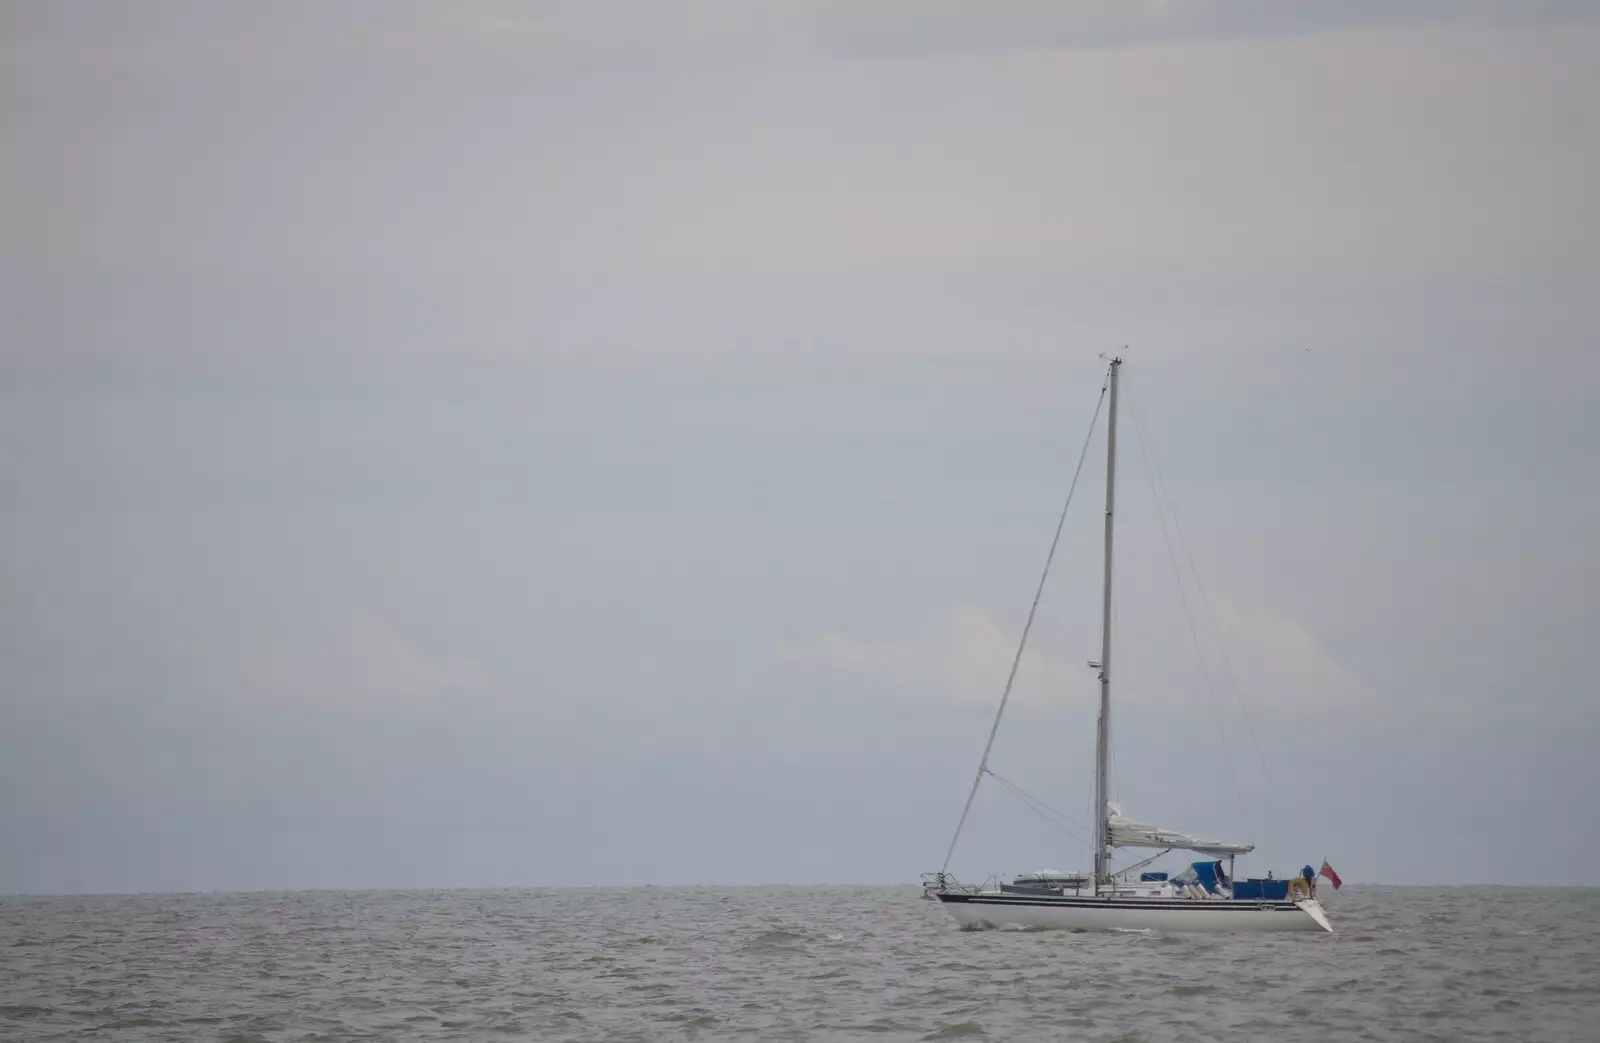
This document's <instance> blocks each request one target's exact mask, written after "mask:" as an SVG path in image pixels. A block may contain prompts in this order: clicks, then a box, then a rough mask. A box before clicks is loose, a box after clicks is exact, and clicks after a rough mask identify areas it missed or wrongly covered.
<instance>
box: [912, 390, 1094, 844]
mask: <svg viewBox="0 0 1600 1043" xmlns="http://www.w3.org/2000/svg"><path fill="white" fill-rule="evenodd" d="M1110 385H1111V377H1110V374H1109V373H1108V374H1107V375H1106V380H1105V382H1104V383H1102V384H1101V385H1100V397H1099V398H1098V399H1097V400H1096V401H1095V404H1094V415H1093V416H1092V417H1090V418H1089V431H1088V433H1087V434H1085V435H1084V436H1083V448H1082V449H1081V450H1079V451H1078V466H1077V467H1076V469H1074V470H1073V472H1072V484H1071V485H1070V486H1068V487H1067V501H1066V503H1064V504H1062V505H1061V517H1060V518H1059V519H1057V521H1056V531H1055V535H1054V536H1052V537H1051V538H1050V552H1049V553H1048V554H1046V555H1045V559H1044V572H1043V573H1042V574H1041V575H1040V576H1039V586H1038V589H1037V590H1035V591H1034V594H1033V604H1032V605H1031V606H1029V608H1028V619H1027V622H1026V623H1024V624H1023V626H1022V638H1021V640H1019V641H1018V642H1017V654H1016V656H1015V657H1013V658H1012V660H1011V672H1010V673H1009V674H1007V675H1006V686H1005V689H1004V690H1003V691H1002V692H1001V693H1000V706H999V707H998V708H997V709H996V710H995V713H994V724H993V725H991V726H990V727H989V741H988V742H986V743H984V745H983V756H982V757H981V758H980V759H979V761H978V771H977V774H976V775H974V776H973V778H972V788H971V789H970V790H968V791H967V802H966V804H965V805H964V806H963V807H962V808H961V818H960V819H959V820H958V821H957V822H956V831H955V835H954V836H952V837H951V838H950V847H949V848H948V849H946V851H945V853H944V865H943V866H941V867H940V869H939V871H940V872H941V873H943V872H946V871H947V870H949V868H950V859H951V858H952V857H953V856H954V855H955V853H956V842H957V841H958V840H960V839H961V830H962V827H964V826H965V825H966V824H967V814H968V813H969V812H970V811H972V799H973V798H974V797H976V796H977V795H978V786H979V785H980V784H981V783H982V782H983V776H984V774H985V773H986V772H988V768H989V753H990V751H991V750H993V749H994V737H995V735H996V734H998V733H999V731H1000V718H1001V716H1003V715H1004V714H1005V712H1006V703H1007V702H1008V701H1009V700H1010V699H1011V686H1012V684H1014V683H1015V682H1016V679H1017V667H1018V666H1020V665H1021V663H1022V650H1023V648H1025V647H1026V646H1027V644H1028V631H1030V630H1031V629H1033V618H1034V616H1035V615H1036V614H1037V613H1038V611H1039V599H1040V598H1042V597H1043V596H1044V585H1045V580H1047V579H1048V578H1049V577H1050V565H1051V563H1052V562H1054V561H1055V557H1056V548H1057V547H1058V546H1059V545H1060V544H1061V530H1062V529H1063V528H1064V527H1065V526H1066V524H1067V510H1068V509H1069V508H1070V507H1071V506H1072V497H1073V494H1075V493H1076V492H1077V491H1078V477H1079V476H1080V475H1082V474H1083V462H1084V460H1085V459H1087V458H1088V456H1089V443H1090V441H1091V440H1093V438H1094V428H1095V425H1096V424H1097V423H1098V422H1099V420H1100V409H1101V407H1102V406H1104V405H1105V401H1106V389H1107V388H1108V387H1109V386H1110ZM998 777H999V776H996V778H998Z"/></svg>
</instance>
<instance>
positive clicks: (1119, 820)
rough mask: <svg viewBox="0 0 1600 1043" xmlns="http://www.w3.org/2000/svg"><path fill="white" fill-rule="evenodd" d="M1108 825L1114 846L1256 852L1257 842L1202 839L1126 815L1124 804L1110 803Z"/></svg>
mask: <svg viewBox="0 0 1600 1043" xmlns="http://www.w3.org/2000/svg"><path fill="white" fill-rule="evenodd" d="M1106 811H1107V813H1108V818H1107V820H1106V824H1107V825H1108V826H1109V827H1110V830H1111V846H1112V847H1164V848H1178V849H1180V850H1183V851H1198V852H1200V853H1201V854H1202V855H1242V854H1244V853H1246V852H1248V851H1254V850H1255V847H1256V846H1255V845H1254V844H1226V843H1223V842H1222V841H1220V840H1201V839H1199V838H1198V837H1191V836H1190V835H1189V834H1187V833H1178V832H1175V831H1173V830H1170V829H1162V828H1161V827H1160V826H1152V825H1150V824H1149V823H1147V822H1135V821H1133V820H1132V819H1130V818H1124V817H1123V815H1122V807H1121V806H1120V805H1117V804H1112V803H1110V802H1107V804H1106Z"/></svg>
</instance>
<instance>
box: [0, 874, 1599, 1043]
mask: <svg viewBox="0 0 1600 1043" xmlns="http://www.w3.org/2000/svg"><path fill="white" fill-rule="evenodd" d="M1330 905H1331V906H1332V909H1331V912H1332V915H1333V916H1334V918H1335V920H1336V924H1337V926H1338V927H1339V933H1338V934H1337V935H1333V936H1328V935H1299V934H1295V935H1280V936H1270V935H1268V936H1262V935H1256V936H1237V937H1229V936H1226V935H1210V936H1182V935H1171V936H1160V935H1153V934H1146V933H1126V934H1068V933H1062V932H1053V931H1042V932H1018V931H993V932H962V931H958V930H956V929H955V928H954V926H953V924H952V923H951V922H950V921H949V920H948V919H947V918H946V917H945V915H944V913H943V912H942V911H941V910H940V909H939V907H938V906H937V905H936V904H935V903H932V902H925V901H922V900H921V899H920V897H919V892H918V891H917V890H915V889H912V888H857V889H825V888H752V889H682V890H676V889H654V888H647V889H641V890H570V891H448V892H437V893H424V892H404V893H401V892H351V893H338V892H308V893H294V894H247V895H183V896H143V897H102V898H31V899H21V898H18V899H6V900H0V1038H5V1039H17V1040H29V1041H33V1040H41V1041H42V1040H58V1039H59V1040H69V1039H70V1040H119V1041H121V1040H233V1041H246V1040H252V1041H253V1040H272V1041H278V1040H344V1039H351V1040H361V1039H367V1040H514V1039H529V1040H567V1039H570V1040H605V1041H614V1040H662V1039H666V1040H671V1039H696V1040H714V1039H727V1038H739V1039H771V1040H792V1041H825V1040H844V1039H874V1040H902V1039H904V1040H921V1039H957V1038H965V1039H984V1038H989V1039H1007V1040H1043V1039H1073V1040H1101V1039H1104V1040H1124V1041H1135V1040H1186V1039H1193V1040H1206V1041H1211V1040H1215V1039H1218V1038H1233V1039H1240V1040H1252V1039H1273V1040H1317V1041H1329V1040H1358V1039H1359V1040H1418V1039H1440V1040H1491V1039H1492V1040H1518V1041H1524V1040H1561V1041H1568V1040H1583V1039H1600V890H1512V889H1499V888H1483V889H1466V890H1424V889H1380V888H1360V889H1356V888H1346V889H1345V891H1344V892H1343V893H1341V894H1339V895H1337V896H1336V897H1335V898H1334V899H1333V900H1332V901H1331V902H1330Z"/></svg>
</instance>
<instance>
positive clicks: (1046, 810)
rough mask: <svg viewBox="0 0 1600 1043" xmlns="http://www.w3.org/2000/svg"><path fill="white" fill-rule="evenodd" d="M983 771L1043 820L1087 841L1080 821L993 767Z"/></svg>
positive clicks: (1080, 841)
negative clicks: (1047, 802) (1068, 815)
mask: <svg viewBox="0 0 1600 1043" xmlns="http://www.w3.org/2000/svg"><path fill="white" fill-rule="evenodd" d="M984 771H985V773H986V774H987V775H988V776H989V777H990V778H992V779H994V780H995V781H996V782H998V783H999V784H1000V785H1002V786H1004V787H1005V788H1006V789H1008V790H1010V791H1011V792H1012V794H1014V795H1015V796H1016V797H1017V798H1018V799H1019V800H1021V801H1022V803H1023V804H1024V806H1026V807H1027V808H1028V809H1029V810H1030V811H1033V812H1034V813H1035V814H1037V815H1039V816H1040V817H1041V818H1043V819H1044V820H1045V821H1047V822H1049V823H1050V824H1051V825H1052V826H1054V827H1055V828H1057V829H1059V830H1060V831H1061V832H1063V833H1065V834H1067V835H1068V836H1069V837H1071V838H1072V839H1074V840H1076V841H1078V842H1079V843H1087V841H1086V840H1085V839H1084V836H1083V834H1082V829H1083V826H1082V825H1081V824H1080V823H1078V822H1077V821H1075V820H1073V819H1071V818H1068V817H1067V815H1066V814H1065V813H1064V812H1060V811H1057V810H1056V809H1055V808H1053V807H1051V806H1050V805H1048V804H1046V803H1045V802H1044V801H1042V800H1040V799H1039V798H1038V797H1035V796H1034V795H1033V794H1031V793H1029V792H1028V791H1027V790H1025V789H1023V788H1022V787H1021V786H1018V785H1017V784H1016V783H1015V782H1012V781H1011V780H1010V779H1008V778H1006V777H1005V776H1003V775H1001V774H1000V773H999V772H997V771H995V770H994V769H993V768H985V769H984ZM1050 816H1054V818H1051V817H1050Z"/></svg>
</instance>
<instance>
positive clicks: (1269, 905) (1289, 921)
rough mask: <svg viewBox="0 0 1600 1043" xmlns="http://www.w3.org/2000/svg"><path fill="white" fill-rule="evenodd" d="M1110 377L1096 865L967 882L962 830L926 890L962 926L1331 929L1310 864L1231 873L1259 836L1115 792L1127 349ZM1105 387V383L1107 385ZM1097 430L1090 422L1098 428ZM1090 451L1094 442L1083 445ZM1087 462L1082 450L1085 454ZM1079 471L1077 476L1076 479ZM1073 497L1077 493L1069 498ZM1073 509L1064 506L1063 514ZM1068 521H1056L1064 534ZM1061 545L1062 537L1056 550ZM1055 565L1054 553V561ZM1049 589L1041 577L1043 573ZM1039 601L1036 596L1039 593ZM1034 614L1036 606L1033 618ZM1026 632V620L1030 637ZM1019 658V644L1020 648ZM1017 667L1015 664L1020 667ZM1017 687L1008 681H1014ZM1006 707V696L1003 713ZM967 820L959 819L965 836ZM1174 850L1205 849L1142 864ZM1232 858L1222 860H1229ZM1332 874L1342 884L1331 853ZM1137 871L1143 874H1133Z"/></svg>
mask: <svg viewBox="0 0 1600 1043" xmlns="http://www.w3.org/2000/svg"><path fill="white" fill-rule="evenodd" d="M1107 361H1108V363H1109V369H1108V372H1107V375H1106V387H1105V389H1108V390H1109V411H1108V413H1109V415H1108V418H1107V425H1108V434H1107V438H1106V498H1105V565H1104V579H1103V590H1102V597H1101V620H1100V658H1099V660H1098V661H1094V662H1090V663H1089V666H1090V667H1091V668H1093V669H1095V670H1096V671H1097V675H1098V678H1099V682H1100V716H1099V720H1098V723H1097V727H1096V729H1095V780H1094V805H1093V806H1094V808H1095V809H1097V811H1098V815H1097V821H1096V823H1095V829H1094V867H1093V872H1092V873H1091V874H1088V875H1083V874H1078V873H1061V872H1056V871H1051V870H1045V871H1041V872H1037V873H1025V874H1022V875H1020V876H1017V877H1016V878H1015V879H1014V880H1013V882H1012V883H1010V884H1004V883H996V884H995V885H994V886H992V887H990V886H977V887H973V886H968V885H964V884H961V883H960V882H958V881H957V880H955V878H954V877H953V876H951V874H950V873H949V872H948V870H949V865H950V855H951V854H952V853H953V852H954V850H955V843H956V841H955V839H952V841H951V844H950V852H949V853H947V854H946V856H945V865H944V868H943V869H941V870H940V871H939V872H937V873H927V874H924V875H923V888H924V897H927V898H931V899H934V900H937V901H938V902H940V903H941V905H942V906H943V908H944V909H945V910H946V911H947V912H948V913H949V914H950V915H951V917H953V918H954V919H955V921H956V922H957V923H958V924H960V925H961V926H962V927H963V928H985V927H1002V926H1018V927H1032V928H1066V929H1070V930H1157V931H1163V932H1168V931H1180V932H1185V931H1272V932H1279V931H1326V932H1331V931H1332V930H1333V925H1332V924H1331V923H1330V922H1329V920H1328V917H1327V914H1326V912H1325V911H1324V909H1323V907H1322V904H1321V902H1320V901H1318V899H1317V898H1316V897H1315V887H1316V876H1315V875H1314V874H1312V872H1311V871H1310V867H1309V866H1308V867H1307V868H1306V870H1305V871H1304V874H1303V875H1301V876H1295V877H1291V878H1288V879H1277V880H1274V879H1272V878H1271V876H1270V874H1269V876H1268V878H1266V879H1251V880H1242V881H1241V880H1238V879H1237V878H1236V877H1235V876H1234V873H1233V867H1234V865H1235V860H1236V859H1237V858H1238V856H1240V855H1246V854H1249V853H1250V852H1251V851H1253V850H1255V845H1253V844H1240V843H1228V842H1224V841H1219V840H1207V839H1202V838H1200V837H1195V836H1191V835H1190V834H1187V833H1182V832H1178V831H1176V830H1168V829H1162V828H1160V827H1158V826H1153V825H1150V824H1148V823H1144V822H1138V821H1135V820H1133V819H1130V818H1127V817H1126V816H1124V815H1123V813H1122V808H1121V807H1120V806H1119V805H1118V804H1116V803H1115V802H1113V801H1112V800H1111V799H1110V791H1109V789H1108V787H1107V765H1108V759H1109V754H1110V750H1109V744H1110V735H1111V706H1112V702H1111V622H1112V617H1111V595H1112V567H1111V566H1112V546H1113V538H1114V535H1115V518H1116V516H1115V511H1114V508H1115V505H1116V480H1117V393H1118V376H1119V374H1120V372H1121V369H1122V359H1121V358H1109V359H1108V360H1107ZM1105 389H1103V390H1105ZM1091 430H1092V428H1091ZM1084 449H1085V452H1087V449H1088V443H1087V442H1086V443H1085V446H1084ZM1079 468H1080V472H1081V468H1082V460H1081V459H1080V461H1079ZM1075 484H1076V479H1074V485H1075ZM1070 501H1071V498H1070V495H1069V498H1068V502H1069V504H1070ZM1064 517H1065V512H1063V518H1064ZM1059 536H1060V527H1059V526H1058V527H1057V538H1058V539H1059ZM1054 553H1055V550H1054V545H1052V548H1051V555H1052V556H1053V555H1054ZM1046 575H1048V563H1047V565H1046ZM1040 589H1041V591H1042V589H1043V581H1042V580H1041V587H1040ZM1034 606H1035V608H1037V606H1038V597H1037V596H1036V597H1035V600H1034ZM1031 625H1032V616H1031V614H1030V616H1029V626H1031ZM1026 639H1027V628H1026V627H1025V628H1024V631H1023V640H1024V641H1026ZM1018 658H1019V660H1020V650H1019V653H1018ZM1014 676H1015V667H1013V677H1014ZM1007 692H1008V693H1009V682H1008V687H1007ZM1003 712H1004V699H1002V702H1001V708H1000V713H1003ZM999 725H1000V717H999V713H997V714H996V717H995V722H994V726H993V728H991V730H990V733H989V746H988V747H986V748H985V750H984V755H983V760H982V761H981V762H980V764H979V768H978V774H977V777H976V778H975V779H974V780H973V784H972V790H971V791H970V792H969V794H968V797H967V804H966V808H965V809H963V811H962V814H961V823H965V821H966V817H967V812H968V811H970V810H971V808H972V797H973V795H975V794H976V793H977V789H978V784H979V783H980V782H981V781H982V780H983V778H984V775H985V774H986V773H988V774H992V773H991V772H989V771H988V758H989V751H990V749H992V747H993V744H994V736H995V732H996V730H998V728H999ZM960 833H961V824H958V825H957V827H956V838H957V839H959V837H960ZM1123 848H1128V849H1135V850H1140V851H1150V850H1155V851H1156V854H1155V855H1154V856H1151V857H1148V858H1145V859H1144V860H1143V861H1141V862H1138V863H1135V864H1134V865H1132V866H1129V867H1127V868H1124V869H1121V870H1116V871H1113V870H1112V868H1111V860H1112V853H1113V851H1114V850H1117V849H1123ZM1171 851H1186V852H1192V853H1194V854H1198V855H1203V856H1205V860H1204V861H1196V862H1193V863H1191V865H1190V866H1189V867H1188V868H1187V869H1185V870H1184V871H1183V872H1180V873H1179V874H1177V875H1176V876H1172V877H1169V876H1168V875H1167V874H1166V873H1156V872H1139V871H1140V870H1141V869H1142V868H1143V867H1145V866H1148V865H1150V864H1151V863H1153V862H1155V861H1156V859H1157V858H1160V857H1161V856H1162V855H1164V854H1166V853H1168V852H1171ZM1224 858H1226V859H1227V863H1228V868H1227V869H1226V870H1224V868H1223V863H1222V860H1223V859H1224ZM1323 865H1324V874H1323V875H1329V876H1330V877H1331V879H1333V880H1334V881H1335V886H1337V876H1336V875H1334V874H1331V870H1328V869H1327V863H1326V860H1324V863H1323ZM1136 873H1137V874H1138V878H1137V879H1135V878H1134V875H1135V874H1136Z"/></svg>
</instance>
